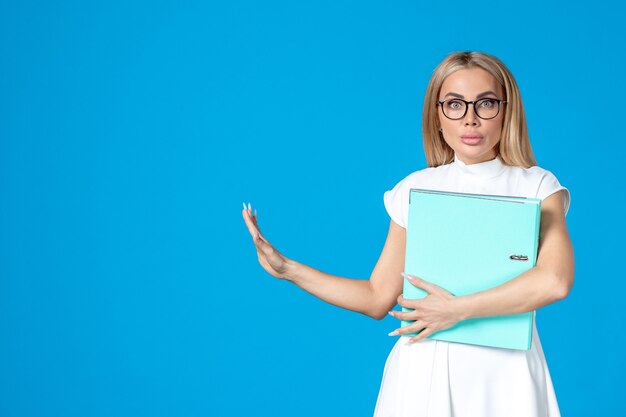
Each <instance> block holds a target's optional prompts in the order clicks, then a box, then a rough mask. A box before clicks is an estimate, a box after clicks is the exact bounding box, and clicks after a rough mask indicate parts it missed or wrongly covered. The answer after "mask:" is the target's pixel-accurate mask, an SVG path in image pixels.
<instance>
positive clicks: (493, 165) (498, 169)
mask: <svg viewBox="0 0 626 417" xmlns="http://www.w3.org/2000/svg"><path fill="white" fill-rule="evenodd" d="M454 166H455V167H456V168H457V169H458V170H459V171H461V172H463V173H465V174H470V175H473V176H476V177H480V178H493V177H495V176H498V175H500V174H501V173H502V171H504V168H505V167H506V165H505V164H504V162H502V159H501V158H500V155H497V156H496V157H495V158H494V159H491V160H489V161H485V162H479V163H477V164H470V165H466V164H465V163H464V162H463V161H461V160H460V159H459V157H458V156H457V154H456V153H455V154H454Z"/></svg>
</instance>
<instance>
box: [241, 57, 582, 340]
mask: <svg viewBox="0 0 626 417" xmlns="http://www.w3.org/2000/svg"><path fill="white" fill-rule="evenodd" d="M488 90H491V91H493V92H495V93H497V94H498V96H497V98H502V97H503V96H502V91H501V89H499V86H498V84H497V82H496V80H495V79H494V78H493V77H492V76H491V75H490V74H489V73H487V72H486V71H484V70H477V69H472V70H459V71H457V72H455V73H453V74H451V75H450V76H448V78H447V79H446V80H445V81H444V83H443V85H442V89H441V94H440V99H443V98H444V96H445V95H446V94H448V92H454V93H457V94H459V95H462V96H463V97H464V99H465V100H468V101H471V100H474V99H476V95H478V94H480V93H482V92H485V91H488ZM439 113H440V119H439V120H440V122H441V127H442V130H443V131H442V133H443V136H444V140H445V141H446V142H447V143H448V144H449V145H450V146H451V147H452V149H454V150H455V152H457V155H458V157H459V159H461V160H462V161H463V162H464V163H466V164H472V163H477V162H483V161H488V160H490V159H493V158H495V156H496V153H495V152H496V151H495V149H494V146H495V145H496V144H497V143H498V141H499V138H500V133H501V129H502V120H503V119H502V112H501V114H500V115H498V117H496V118H494V119H492V120H482V119H479V118H478V117H476V115H475V114H474V112H473V108H472V107H471V106H470V108H469V109H468V112H467V114H466V115H465V117H464V118H463V119H461V120H454V121H453V120H449V119H447V118H445V116H443V114H441V110H439ZM466 130H472V131H479V132H480V133H482V134H483V140H482V141H481V142H480V143H479V144H477V145H467V144H464V143H462V141H461V139H460V135H461V134H462V133H463V132H464V131H466ZM563 193H564V191H560V192H556V193H554V194H552V195H551V196H549V197H547V198H546V199H544V200H543V202H542V205H541V224H540V232H539V250H538V257H537V264H536V266H535V267H534V268H532V269H530V270H528V271H526V272H524V273H522V274H520V275H519V276H517V277H515V278H514V279H512V280H510V281H508V282H506V283H504V284H502V285H500V286H497V287H494V288H491V289H489V290H486V291H481V292H478V293H475V294H470V295H466V296H458V297H455V296H453V295H452V294H450V293H449V292H448V291H447V290H445V289H444V288H441V287H439V286H437V285H435V284H432V283H429V282H427V281H425V280H423V279H421V278H419V277H412V276H407V278H409V282H411V283H412V284H413V285H415V286H416V287H418V288H421V289H423V290H425V291H426V292H428V295H427V296H426V297H425V298H422V299H420V300H405V299H404V298H402V283H403V276H402V273H403V269H404V254H405V248H406V230H405V229H404V228H403V227H401V226H399V225H398V224H396V223H395V222H394V221H393V220H391V221H390V224H389V231H388V234H387V239H386V241H385V245H384V247H383V249H382V252H381V254H380V257H379V259H378V262H377V263H376V265H375V267H374V270H373V271H372V273H371V276H370V277H369V279H368V280H365V279H351V278H344V277H340V276H336V275H331V274H327V273H325V272H322V271H319V270H317V269H315V268H312V267H310V266H308V265H305V264H302V263H299V262H297V261H294V260H292V259H289V258H287V257H286V256H284V255H283V254H282V253H280V252H279V251H278V250H277V249H276V248H275V247H274V246H273V245H272V244H271V243H270V242H269V241H268V240H267V239H266V238H265V237H264V236H263V235H262V234H261V231H260V228H259V225H258V218H257V216H256V211H255V214H252V208H251V207H250V205H249V204H248V207H246V208H244V209H243V211H242V216H243V219H244V221H245V224H246V226H247V228H248V231H249V232H250V235H251V236H252V240H253V242H254V245H255V248H256V251H257V256H258V260H259V263H260V264H261V266H262V267H263V269H265V270H266V271H267V272H268V273H269V274H270V275H272V276H274V277H276V278H279V279H285V280H288V281H290V282H292V283H294V284H296V285H298V286H299V287H300V288H302V289H304V290H305V291H307V292H309V293H311V294H313V295H314V296H316V297H318V298H320V299H322V300H324V301H326V302H328V303H330V304H333V305H336V306H338V307H342V308H345V309H348V310H352V311H356V312H359V313H362V314H366V315H368V316H370V317H373V318H375V319H377V320H380V319H382V318H384V317H385V316H386V315H387V314H388V313H389V314H390V315H392V316H393V317H395V318H397V319H400V320H408V321H413V320H414V321H415V323H413V324H412V325H410V326H407V327H404V328H397V329H396V330H394V331H392V332H391V333H390V335H391V336H393V335H403V334H406V333H411V332H420V333H419V334H418V335H417V336H414V337H412V338H411V339H410V342H411V343H414V342H417V341H420V340H423V339H424V338H426V337H428V336H429V335H430V334H432V333H434V332H436V331H439V330H443V329H446V328H449V327H451V326H453V325H454V324H456V323H457V322H459V321H460V320H465V319H469V318H476V317H486V316H496V315H507V314H517V313H523V312H528V311H533V310H537V309H539V308H541V307H543V306H545V305H548V304H551V303H554V302H556V301H558V300H562V299H564V298H565V297H567V295H568V294H569V292H570V290H571V288H572V285H573V281H574V252H573V247H572V243H571V240H570V237H569V233H568V230H567V225H566V222H565V211H564V206H563V198H564V196H563V195H562V194H563ZM244 206H245V204H244ZM396 304H399V305H401V306H403V307H407V308H411V309H413V311H411V312H406V313H403V312H400V311H391V310H392V309H393V308H394V307H395V305H396Z"/></svg>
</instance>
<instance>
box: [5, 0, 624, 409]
mask: <svg viewBox="0 0 626 417" xmlns="http://www.w3.org/2000/svg"><path fill="white" fill-rule="evenodd" d="M420 3H421V2H407V1H392V2H381V1H337V0H333V1H316V2H308V3H305V2H293V1H283V2H280V1H263V2H261V1H258V2H252V1H241V0H234V1H224V2H193V1H189V2H174V1H170V2H168V1H152V2H148V1H136V2H127V1H124V2H122V1H119V2H116V1H108V2H91V3H89V2H82V1H76V2H32V1H19V2H17V1H16V2H10V3H9V2H8V1H6V0H2V1H1V2H0V415H2V416H6V417H13V416H16V417H17V416H20V417H26V416H77V417H78V416H81V417H84V416H103V417H105V416H274V417H280V416H293V415H296V414H297V415H299V416H301V417H304V416H317V415H337V416H359V417H360V416H367V415H371V413H372V411H373V408H374V404H375V401H376V395H377V393H378V387H379V383H380V379H381V376H382V369H383V366H384V362H385V359H386V356H387V353H388V352H389V350H390V348H391V346H392V345H393V343H394V342H395V338H389V337H387V336H386V334H387V333H388V332H389V331H390V330H392V329H394V328H395V327H396V325H397V323H398V322H397V321H396V320H394V319H393V318H391V317H388V318H387V319H384V320H382V321H374V320H372V319H369V318H367V317H365V316H362V315H359V314H357V313H352V312H348V311H344V310H340V309H338V308H336V307H332V306H330V305H327V304H325V303H323V302H322V301H319V300H317V299H315V298H313V297H312V296H310V295H308V294H306V293H305V292H303V291H301V290H300V289H298V288H297V287H295V286H293V285H290V284H288V283H285V282H282V281H277V280H275V279H273V278H272V277H270V276H269V275H268V274H266V273H265V272H264V271H263V270H262V268H261V267H260V266H259V265H258V263H257V258H256V253H255V251H254V248H253V246H252V243H251V240H250V237H249V235H248V231H247V230H246V228H245V227H244V225H243V221H242V218H241V208H242V202H243V201H246V202H248V201H250V202H252V204H253V207H255V208H257V209H258V215H259V222H260V224H261V228H262V230H263V231H264V233H265V235H266V236H267V237H268V238H269V239H270V240H271V241H272V243H274V244H275V245H276V246H277V248H278V249H279V250H281V251H282V252H283V253H284V254H285V255H287V256H289V257H291V258H294V259H296V260H298V261H300V262H304V263H307V264H309V265H312V266H314V267H316V268H319V269H321V270H323V271H326V272H329V273H333V274H336V275H341V276H347V277H353V278H367V277H369V274H370V272H371V271H372V269H373V267H374V264H375V262H376V260H377V258H378V255H379V254H380V251H381V249H382V245H383V242H384V239H385V236H386V232H387V228H388V225H389V218H388V216H387V213H386V212H385V209H384V207H383V203H382V195H383V192H384V191H385V190H387V189H390V188H391V187H392V186H393V185H394V184H395V183H396V182H397V181H399V180H400V179H401V178H403V177H404V176H405V175H407V174H408V173H410V172H412V171H415V170H417V169H421V168H424V167H425V159H424V155H423V151H422V147H421V138H420V126H421V125H420V123H421V121H420V117H421V106H422V100H423V95H424V91H425V88H426V84H427V81H428V78H429V76H430V74H431V72H432V70H433V69H434V67H435V66H436V64H437V63H438V62H439V61H440V60H441V59H443V57H444V56H445V55H447V54H448V53H449V52H452V51H456V50H481V51H485V52H488V53H491V54H494V55H496V56H498V57H500V58H501V59H502V60H503V61H504V62H505V63H506V64H507V65H508V66H509V67H510V69H511V70H512V71H513V73H514V74H515V76H516V78H517V81H518V83H519V85H520V88H521V91H522V94H523V98H524V102H525V106H526V110H527V115H528V120H529V128H530V133H531V141H532V145H533V149H534V151H535V155H536V157H537V160H538V164H539V165H540V166H542V167H543V168H546V169H549V170H551V171H552V172H553V173H554V174H555V175H556V176H557V177H558V178H559V180H560V181H561V183H562V184H563V185H564V186H566V187H568V188H569V189H570V191H571V195H572V205H571V208H570V211H569V213H568V217H567V222H568V226H569V230H570V235H571V237H572V240H573V243H574V248H575V253H576V283H575V286H574V289H573V291H572V292H571V294H570V296H569V297H568V298H567V299H566V300H564V301H562V302H559V303H556V304H553V305H550V306H548V307H546V308H544V309H542V310H541V311H540V312H539V313H538V316H537V323H538V327H539V331H540V334H541V338H542V341H543V346H544V350H545V352H546V356H547V360H548V364H549V367H550V371H551V373H552V377H553V380H554V384H555V387H556V390H557V395H558V398H559V402H560V406H561V411H562V413H563V415H564V416H569V417H576V416H588V415H615V413H616V410H617V409H618V405H619V404H620V403H621V400H620V399H619V398H620V395H621V390H620V389H619V385H618V382H621V381H622V376H623V374H624V371H625V368H626V367H625V366H624V356H623V355H622V354H619V352H620V351H621V350H622V348H623V346H624V344H625V343H626V340H625V337H624V333H623V332H622V331H621V330H620V329H621V326H622V324H623V317H624V314H623V305H624V303H623V301H622V300H623V295H622V294H623V289H624V284H623V282H624V277H625V276H626V274H625V272H626V271H625V268H624V264H623V262H622V261H623V254H622V253H621V252H622V249H623V247H624V245H623V239H622V237H623V235H624V233H625V232H626V228H625V227H624V216H623V207H624V195H623V189H624V185H623V184H624V180H625V175H624V164H623V163H621V162H620V161H621V159H620V158H621V157H622V156H623V155H624V154H625V151H626V148H625V145H624V143H625V142H626V141H625V140H624V138H623V136H624V134H623V130H624V128H623V121H624V110H623V107H624V106H623V100H624V97H625V96H626V94H625V93H626V91H625V83H624V80H625V77H624V74H623V73H624V58H623V52H624V50H623V43H624V42H623V41H624V35H623V31H622V26H623V19H622V17H621V15H620V14H619V13H617V12H616V6H617V2H614V4H610V3H607V2H595V3H594V4H593V6H590V5H587V4H584V3H581V4H578V3H572V2H560V3H551V4H545V3H544V4H540V3H539V2H536V3H531V4H526V5H520V4H513V3H511V4H509V5H503V4H502V3H500V2H479V3H468V2H454V1H451V2H445V5H443V4H442V5H438V4H435V3H437V2H429V4H428V5H422V4H420ZM357 197H358V201H357ZM594 271H595V272H594Z"/></svg>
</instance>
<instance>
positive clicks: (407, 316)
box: [389, 310, 419, 321]
mask: <svg viewBox="0 0 626 417" xmlns="http://www.w3.org/2000/svg"><path fill="white" fill-rule="evenodd" d="M389 315H390V316H391V317H394V318H396V319H398V320H404V321H413V320H418V319H419V317H417V313H416V312H415V310H413V311H396V310H392V311H390V312H389Z"/></svg>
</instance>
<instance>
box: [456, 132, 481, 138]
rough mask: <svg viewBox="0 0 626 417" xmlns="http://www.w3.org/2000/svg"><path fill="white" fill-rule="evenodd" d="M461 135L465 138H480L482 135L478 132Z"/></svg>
mask: <svg viewBox="0 0 626 417" xmlns="http://www.w3.org/2000/svg"><path fill="white" fill-rule="evenodd" d="M461 137H462V138H465V139H482V137H483V135H481V134H480V133H464V134H462V135H461Z"/></svg>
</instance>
